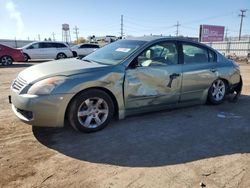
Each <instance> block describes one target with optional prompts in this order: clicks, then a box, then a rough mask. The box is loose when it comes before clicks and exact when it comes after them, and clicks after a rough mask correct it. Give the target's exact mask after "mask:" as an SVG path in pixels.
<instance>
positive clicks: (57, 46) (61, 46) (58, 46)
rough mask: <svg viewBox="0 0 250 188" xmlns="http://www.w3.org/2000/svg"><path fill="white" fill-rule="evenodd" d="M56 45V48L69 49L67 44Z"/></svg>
mask: <svg viewBox="0 0 250 188" xmlns="http://www.w3.org/2000/svg"><path fill="white" fill-rule="evenodd" d="M54 44H55V46H56V48H65V47H67V46H66V45H65V44H63V43H54Z"/></svg>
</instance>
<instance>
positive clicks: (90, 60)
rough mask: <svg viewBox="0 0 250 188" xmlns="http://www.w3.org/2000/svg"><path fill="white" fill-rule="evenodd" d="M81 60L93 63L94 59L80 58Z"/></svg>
mask: <svg viewBox="0 0 250 188" xmlns="http://www.w3.org/2000/svg"><path fill="white" fill-rule="evenodd" d="M82 60H83V61H87V62H89V63H93V62H94V61H91V60H89V59H82Z"/></svg>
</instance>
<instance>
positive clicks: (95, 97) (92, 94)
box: [68, 89, 114, 133]
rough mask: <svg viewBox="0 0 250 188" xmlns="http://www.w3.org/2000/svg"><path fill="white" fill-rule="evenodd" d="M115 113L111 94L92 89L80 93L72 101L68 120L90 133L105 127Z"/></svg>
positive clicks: (77, 128)
mask: <svg viewBox="0 0 250 188" xmlns="http://www.w3.org/2000/svg"><path fill="white" fill-rule="evenodd" d="M113 114H114V105H113V101H112V99H111V98H110V96H109V95H108V94H107V93H105V92H104V91H102V90H98V89H92V90H87V91H84V92H82V93H80V94H78V95H77V96H76V97H75V98H74V99H73V101H72V102H71V104H70V106H69V110H68V120H69V123H70V124H71V126H72V127H73V128H74V129H76V130H79V131H81V132H85V133H90V132H95V131H99V130H101V129H103V128H104V127H106V126H107V125H108V123H109V122H110V120H111V119H112V117H113Z"/></svg>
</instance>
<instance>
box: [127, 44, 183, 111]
mask: <svg viewBox="0 0 250 188" xmlns="http://www.w3.org/2000/svg"><path fill="white" fill-rule="evenodd" d="M178 59H179V58H178V49H177V45H176V43H174V42H161V43H158V44H155V45H152V46H151V47H149V48H147V49H146V50H145V51H143V52H142V53H141V54H140V55H139V56H138V57H137V58H136V59H135V60H134V61H133V62H132V63H131V65H130V66H129V68H128V69H127V71H126V74H125V82H124V97H125V107H126V109H136V108H143V107H153V106H155V105H168V104H176V103H178V101H179V98H180V90H181V80H182V79H181V77H182V73H181V64H179V60H178Z"/></svg>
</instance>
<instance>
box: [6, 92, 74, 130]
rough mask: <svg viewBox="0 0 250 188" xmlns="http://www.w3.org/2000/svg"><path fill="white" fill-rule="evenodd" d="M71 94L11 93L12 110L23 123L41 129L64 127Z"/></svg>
mask: <svg viewBox="0 0 250 188" xmlns="http://www.w3.org/2000/svg"><path fill="white" fill-rule="evenodd" d="M71 97H72V95H71V94H56V95H46V96H34V95H28V94H24V95H19V94H18V93H16V92H15V91H13V90H12V91H11V103H12V110H13V112H14V113H15V115H16V116H17V117H18V118H19V119H20V120H22V121H23V122H25V123H27V124H30V125H33V126H39V127H63V126H64V117H65V112H66V109H67V105H68V103H69V101H70V99H71Z"/></svg>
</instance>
